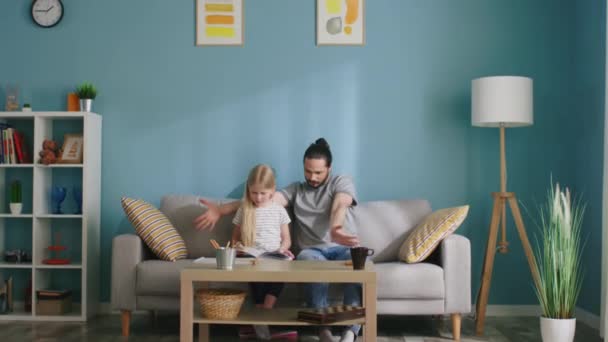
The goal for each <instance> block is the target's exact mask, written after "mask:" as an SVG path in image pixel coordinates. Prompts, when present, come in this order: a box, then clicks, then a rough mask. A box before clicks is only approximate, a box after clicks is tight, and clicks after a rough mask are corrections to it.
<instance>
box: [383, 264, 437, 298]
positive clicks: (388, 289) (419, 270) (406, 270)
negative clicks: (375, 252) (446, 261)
mask: <svg viewBox="0 0 608 342" xmlns="http://www.w3.org/2000/svg"><path fill="white" fill-rule="evenodd" d="M374 267H375V269H376V274H377V275H378V280H377V281H378V289H377V290H378V298H382V299H442V298H444V297H445V282H444V280H443V269H442V268H441V267H439V266H437V265H434V264H429V263H418V264H405V263H403V262H399V261H396V262H387V263H380V264H375V265H374Z"/></svg>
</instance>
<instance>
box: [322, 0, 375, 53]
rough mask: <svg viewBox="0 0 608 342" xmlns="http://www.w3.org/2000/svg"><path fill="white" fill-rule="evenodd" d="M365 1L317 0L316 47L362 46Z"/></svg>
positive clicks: (363, 42)
mask: <svg viewBox="0 0 608 342" xmlns="http://www.w3.org/2000/svg"><path fill="white" fill-rule="evenodd" d="M364 2H365V0H317V45H364V44H365V20H364V12H365V9H364V5H365V3H364Z"/></svg>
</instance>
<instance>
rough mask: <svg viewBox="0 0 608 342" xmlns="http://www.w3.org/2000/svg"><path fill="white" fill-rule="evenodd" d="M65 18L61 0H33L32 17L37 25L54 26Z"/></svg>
mask: <svg viewBox="0 0 608 342" xmlns="http://www.w3.org/2000/svg"><path fill="white" fill-rule="evenodd" d="M62 18H63V4H62V3H61V0H34V1H32V19H33V20H34V22H35V23H36V25H38V26H40V27H44V28H49V27H53V26H55V25H57V24H59V22H60V21H61V19H62Z"/></svg>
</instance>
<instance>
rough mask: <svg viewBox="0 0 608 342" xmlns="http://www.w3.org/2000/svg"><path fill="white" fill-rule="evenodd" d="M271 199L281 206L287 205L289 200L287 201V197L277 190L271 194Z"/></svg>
mask: <svg viewBox="0 0 608 342" xmlns="http://www.w3.org/2000/svg"><path fill="white" fill-rule="evenodd" d="M272 201H273V202H274V203H276V204H278V205H280V206H281V207H283V208H285V207H287V206H288V205H289V202H288V201H287V198H285V195H283V194H282V193H280V192H278V191H275V192H274V195H272Z"/></svg>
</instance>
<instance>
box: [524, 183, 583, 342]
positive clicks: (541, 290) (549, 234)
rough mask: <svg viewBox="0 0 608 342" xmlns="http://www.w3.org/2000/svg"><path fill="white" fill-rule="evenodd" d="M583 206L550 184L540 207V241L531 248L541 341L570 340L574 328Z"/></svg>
mask: <svg viewBox="0 0 608 342" xmlns="http://www.w3.org/2000/svg"><path fill="white" fill-rule="evenodd" d="M584 212H585V205H584V204H582V203H581V201H580V200H574V202H572V200H571V197H570V191H569V190H568V188H566V190H565V192H564V191H562V190H561V189H560V187H559V184H556V185H555V188H553V186H552V187H551V190H549V192H548V195H547V202H546V203H545V205H544V206H542V207H541V209H540V228H541V230H542V231H541V235H540V239H539V240H540V241H537V242H538V243H537V248H536V250H535V253H534V254H535V255H534V259H535V264H536V269H537V270H538V279H536V280H535V290H536V291H535V292H536V296H537V297H538V300H539V302H540V305H541V310H542V317H541V318H540V327H541V335H542V339H543V341H544V342H549V341H551V342H572V341H573V340H574V333H575V329H576V318H575V317H574V309H575V308H576V301H577V299H578V296H579V294H580V291H581V284H582V281H583V272H582V270H581V267H582V265H581V252H582V245H581V228H582V223H583V214H584Z"/></svg>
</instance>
